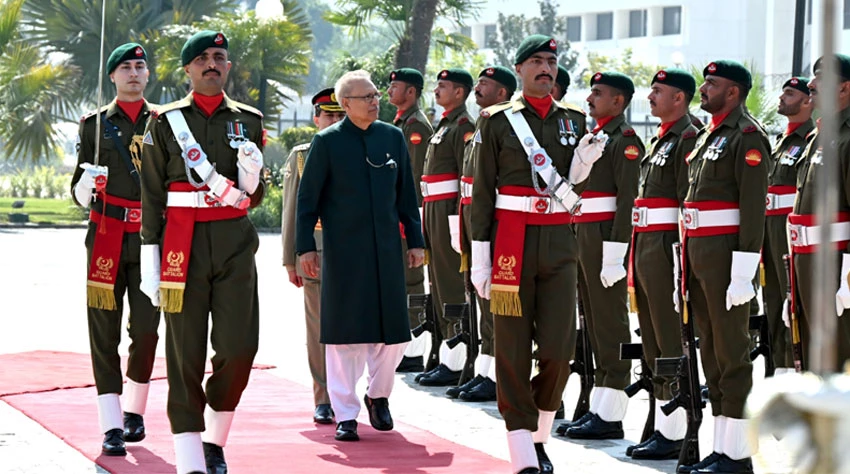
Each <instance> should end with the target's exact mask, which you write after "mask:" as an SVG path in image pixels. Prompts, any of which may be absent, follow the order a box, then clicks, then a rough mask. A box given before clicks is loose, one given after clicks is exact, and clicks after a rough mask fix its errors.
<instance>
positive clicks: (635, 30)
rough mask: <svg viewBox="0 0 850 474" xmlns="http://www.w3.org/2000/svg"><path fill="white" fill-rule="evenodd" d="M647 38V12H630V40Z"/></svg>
mask: <svg viewBox="0 0 850 474" xmlns="http://www.w3.org/2000/svg"><path fill="white" fill-rule="evenodd" d="M642 36H646V10H632V11H630V12H629V38H640V37H642Z"/></svg>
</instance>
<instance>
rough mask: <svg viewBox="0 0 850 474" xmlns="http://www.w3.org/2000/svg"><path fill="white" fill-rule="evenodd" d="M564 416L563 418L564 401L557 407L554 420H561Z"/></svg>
mask: <svg viewBox="0 0 850 474" xmlns="http://www.w3.org/2000/svg"><path fill="white" fill-rule="evenodd" d="M564 416H565V414H564V401H563V400H561V406H559V407H558V411H556V412H555V419H556V420H563V419H564Z"/></svg>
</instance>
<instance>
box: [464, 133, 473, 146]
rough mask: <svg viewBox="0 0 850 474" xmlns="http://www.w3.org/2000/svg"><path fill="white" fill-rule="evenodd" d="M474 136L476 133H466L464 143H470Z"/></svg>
mask: <svg viewBox="0 0 850 474" xmlns="http://www.w3.org/2000/svg"><path fill="white" fill-rule="evenodd" d="M472 135H474V133H473V132H466V133H464V134H463V142H464V143H466V142H468V141H469V139H470V138H472Z"/></svg>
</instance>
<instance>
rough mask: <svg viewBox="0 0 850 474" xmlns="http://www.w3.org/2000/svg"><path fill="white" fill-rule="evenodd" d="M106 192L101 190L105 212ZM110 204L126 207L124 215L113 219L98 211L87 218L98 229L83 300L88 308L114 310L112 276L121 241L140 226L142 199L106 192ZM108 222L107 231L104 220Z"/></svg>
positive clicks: (117, 260) (121, 244) (118, 261)
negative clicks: (123, 217) (132, 198)
mask: <svg viewBox="0 0 850 474" xmlns="http://www.w3.org/2000/svg"><path fill="white" fill-rule="evenodd" d="M105 197H107V194H106V193H100V198H101V203H102V204H103V209H104V212H106V211H105V209H106V201H107V200H106V199H104V198H105ZM108 197H109V204H110V205H112V206H120V207H124V208H126V209H127V211H126V215H127V217H126V218H125V219H123V220H122V219H116V218H113V217H109V216H106V215H103V214H101V213H99V212H97V211H94V210H92V211H90V212H89V220H90V221H92V222H94V223H95V224H97V227H98V231H97V232H95V233H94V244H93V245H92V251H91V260H90V261H89V275H88V279H87V281H86V302H87V304H88V305H89V307H91V308H97V309H104V310H116V309H118V305H117V302H116V301H115V280H116V278H117V277H118V264H119V263H120V261H121V249H122V247H123V244H124V234H125V233H127V232H139V230H140V229H141V227H142V224H141V217H142V210H141V206H142V203H141V202H140V201H130V200H128V199H122V198H119V197H115V196H111V195H110V196H108ZM107 222H108V223H109V226H108V227H109V230H108V231H107V230H106V228H107V226H106V223H107Z"/></svg>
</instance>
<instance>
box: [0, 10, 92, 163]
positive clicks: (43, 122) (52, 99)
mask: <svg viewBox="0 0 850 474" xmlns="http://www.w3.org/2000/svg"><path fill="white" fill-rule="evenodd" d="M23 3H24V0H0V117H3V120H2V122H1V123H0V142H2V143H3V152H4V155H5V157H6V159H13V160H20V159H24V160H29V161H38V160H39V159H41V158H44V157H47V156H50V155H53V154H54V152H55V149H56V147H57V140H58V138H59V137H58V133H57V131H56V130H55V129H54V127H53V124H54V123H55V122H57V121H60V120H62V119H67V118H68V117H69V116H70V110H71V106H72V103H71V101H70V99H69V98H70V97H72V95H73V94H72V92H73V89H74V82H73V77H74V73H75V71H74V70H73V68H71V67H68V66H66V65H65V64H63V63H59V64H53V63H50V62H48V61H47V59H46V57H45V56H44V54H43V53H42V51H40V50H39V48H37V47H36V46H34V45H33V44H31V43H29V42H27V41H25V40H24V39H23V38H22V35H21V23H20V22H21V17H22V7H23Z"/></svg>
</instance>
